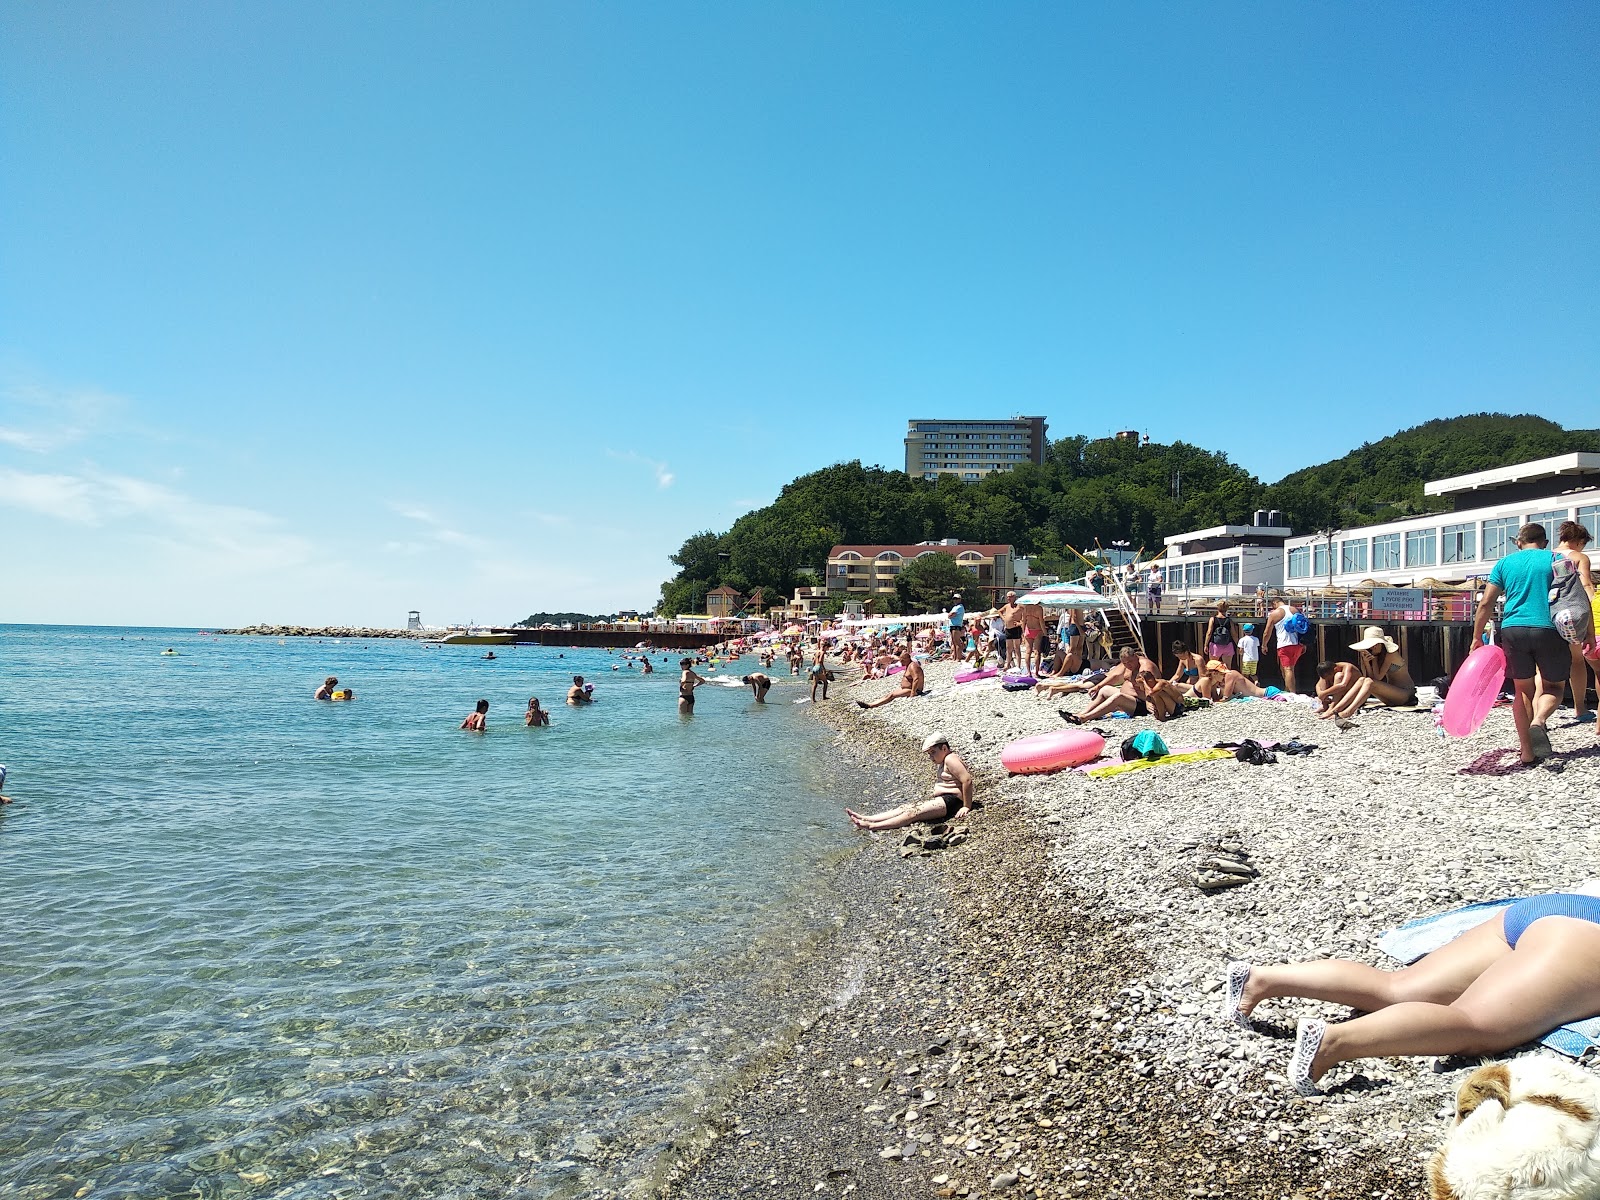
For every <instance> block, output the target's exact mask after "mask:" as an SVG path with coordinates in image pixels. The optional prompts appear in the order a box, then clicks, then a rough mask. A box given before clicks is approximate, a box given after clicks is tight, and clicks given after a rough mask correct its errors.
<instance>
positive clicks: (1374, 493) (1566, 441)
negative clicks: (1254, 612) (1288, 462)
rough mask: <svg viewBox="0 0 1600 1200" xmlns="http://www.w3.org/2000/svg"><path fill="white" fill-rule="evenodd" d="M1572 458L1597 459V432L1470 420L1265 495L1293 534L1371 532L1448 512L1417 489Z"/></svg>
mask: <svg viewBox="0 0 1600 1200" xmlns="http://www.w3.org/2000/svg"><path fill="white" fill-rule="evenodd" d="M1577 450H1588V451H1600V430H1596V429H1563V428H1562V427H1561V426H1560V425H1557V424H1556V423H1555V422H1554V421H1547V420H1545V418H1543V417H1533V416H1521V417H1508V416H1502V415H1500V414H1498V413H1474V414H1473V415H1471V416H1465V417H1449V418H1446V419H1444V420H1439V421H1429V422H1428V423H1427V424H1425V425H1417V426H1415V427H1413V428H1411V429H1403V430H1401V431H1400V432H1399V433H1396V434H1393V435H1391V436H1390V437H1386V438H1383V439H1382V440H1380V441H1376V442H1368V443H1367V444H1366V445H1364V446H1361V447H1360V448H1358V449H1356V450H1353V451H1351V452H1350V453H1349V454H1346V455H1345V456H1344V457H1343V458H1336V459H1334V460H1333V461H1332V462H1326V463H1323V464H1321V465H1320V466H1316V467H1306V468H1305V469H1304V470H1301V471H1296V472H1294V473H1293V474H1292V475H1286V476H1284V478H1282V479H1280V480H1279V481H1278V482H1277V483H1276V484H1274V485H1273V486H1272V487H1271V488H1269V489H1268V490H1267V493H1266V495H1267V499H1268V501H1269V502H1270V504H1271V506H1272V507H1273V508H1279V509H1282V510H1283V511H1284V513H1285V514H1286V516H1287V517H1288V519H1289V521H1290V523H1291V524H1292V525H1293V526H1294V527H1295V528H1296V529H1300V530H1311V529H1324V528H1328V527H1331V526H1337V527H1346V526H1352V525H1370V524H1373V523H1375V522H1378V521H1391V520H1394V519H1395V518H1396V517H1402V516H1407V515H1410V514H1412V513H1421V512H1437V511H1440V510H1442V509H1446V508H1449V507H1450V503H1451V502H1450V501H1449V500H1448V499H1445V498H1443V497H1424V496H1423V494H1422V485H1423V484H1424V483H1426V482H1427V481H1428V480H1430V479H1449V478H1451V477H1452V476H1455V475H1467V474H1470V473H1471V472H1473V471H1487V470H1490V469H1491V468H1494V467H1503V466H1506V465H1507V464H1509V463H1519V462H1529V461H1532V460H1533V459H1536V458H1549V457H1550V456H1552V455H1555V454H1570V453H1572V452H1573V451H1577Z"/></svg>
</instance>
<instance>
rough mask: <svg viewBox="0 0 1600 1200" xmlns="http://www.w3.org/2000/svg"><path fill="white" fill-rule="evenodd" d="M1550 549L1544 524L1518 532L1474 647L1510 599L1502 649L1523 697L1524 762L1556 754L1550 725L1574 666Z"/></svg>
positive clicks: (1492, 586) (1494, 582)
mask: <svg viewBox="0 0 1600 1200" xmlns="http://www.w3.org/2000/svg"><path fill="white" fill-rule="evenodd" d="M1547 545H1548V543H1547V541H1546V539H1545V533H1544V526H1543V525H1538V524H1533V523H1529V524H1527V525H1524V526H1523V527H1522V528H1521V529H1519V530H1517V552H1516V553H1515V554H1508V555H1506V556H1505V557H1504V558H1502V559H1501V560H1500V561H1499V562H1497V563H1495V565H1494V570H1493V571H1491V572H1490V573H1489V583H1488V586H1487V587H1485V588H1484V589H1483V599H1482V600H1480V601H1479V602H1478V618H1477V621H1476V623H1474V625H1473V626H1472V644H1473V646H1477V645H1478V644H1479V641H1480V639H1481V638H1482V637H1483V627H1484V625H1485V624H1486V623H1487V622H1488V620H1489V618H1490V616H1492V615H1493V613H1494V604H1495V601H1496V600H1498V599H1499V598H1500V597H1501V596H1502V595H1504V596H1505V598H1506V603H1505V611H1504V612H1503V613H1502V614H1501V617H1500V648H1501V649H1502V650H1504V651H1505V652H1506V662H1507V663H1508V664H1509V665H1510V667H1511V678H1512V679H1513V680H1514V681H1515V683H1516V688H1517V697H1516V702H1515V703H1514V704H1513V705H1512V707H1511V711H1512V715H1513V716H1514V717H1515V718H1516V722H1517V746H1518V749H1520V750H1521V752H1522V761H1523V762H1524V763H1534V762H1538V761H1539V760H1540V759H1542V758H1548V757H1549V756H1550V735H1549V733H1548V732H1546V730H1545V723H1546V722H1547V721H1548V720H1549V719H1550V714H1551V713H1553V712H1555V710H1556V706H1557V705H1558V704H1560V703H1561V695H1562V693H1563V692H1564V691H1566V687H1567V674H1568V672H1569V671H1570V669H1571V667H1572V656H1571V654H1570V652H1569V651H1568V650H1567V643H1566V642H1565V641H1564V640H1563V639H1562V637H1561V635H1560V634H1559V633H1558V632H1556V623H1555V622H1554V621H1552V620H1551V619H1550V584H1551V581H1552V578H1553V572H1552V570H1551V563H1552V562H1553V561H1554V560H1553V559H1552V557H1551V554H1550V551H1549V550H1548V549H1547V548H1546V547H1547ZM1535 675H1537V676H1538V681H1537V686H1536V685H1535V679H1534V677H1535Z"/></svg>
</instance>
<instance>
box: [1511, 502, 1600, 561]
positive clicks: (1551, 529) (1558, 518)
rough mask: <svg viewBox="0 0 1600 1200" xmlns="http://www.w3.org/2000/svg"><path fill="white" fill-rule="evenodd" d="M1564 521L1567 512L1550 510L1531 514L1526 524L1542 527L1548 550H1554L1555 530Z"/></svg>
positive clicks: (1559, 509)
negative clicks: (1548, 546)
mask: <svg viewBox="0 0 1600 1200" xmlns="http://www.w3.org/2000/svg"><path fill="white" fill-rule="evenodd" d="M1566 519H1567V510H1566V509H1564V508H1557V509H1553V510H1551V511H1550V512H1536V513H1533V514H1532V515H1531V516H1529V517H1528V524H1530V525H1543V526H1544V538H1545V541H1546V542H1548V543H1549V545H1550V549H1552V550H1554V549H1555V548H1556V530H1558V529H1560V528H1561V525H1562V523H1563V522H1564V521H1566ZM1589 532H1590V533H1591V534H1592V533H1593V532H1594V530H1592V529H1591V530H1590V531H1589ZM1512 549H1515V547H1512ZM1507 553H1510V551H1507Z"/></svg>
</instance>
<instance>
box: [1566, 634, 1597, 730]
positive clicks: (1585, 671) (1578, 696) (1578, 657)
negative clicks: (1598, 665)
mask: <svg viewBox="0 0 1600 1200" xmlns="http://www.w3.org/2000/svg"><path fill="white" fill-rule="evenodd" d="M1567 649H1568V650H1570V651H1571V652H1572V675H1571V679H1570V682H1571V685H1572V715H1573V716H1575V717H1577V718H1578V720H1580V721H1581V720H1583V718H1584V717H1586V716H1589V715H1590V714H1588V713H1586V712H1584V711H1583V706H1584V705H1585V704H1586V703H1588V699H1589V660H1588V659H1586V658H1584V656H1583V650H1582V648H1581V647H1580V646H1579V645H1578V644H1577V643H1576V642H1573V643H1572V644H1571V645H1570V646H1568V647H1567ZM1595 678H1596V679H1600V672H1597V673H1596V675H1595Z"/></svg>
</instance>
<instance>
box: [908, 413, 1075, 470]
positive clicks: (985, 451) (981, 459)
mask: <svg viewBox="0 0 1600 1200" xmlns="http://www.w3.org/2000/svg"><path fill="white" fill-rule="evenodd" d="M1045 429H1046V425H1045V419H1044V418H1043V417H1012V418H1011V419H1010V420H1006V421H983V420H934V419H930V418H922V417H919V418H917V419H915V420H912V421H910V422H908V423H907V426H906V474H907V475H910V476H911V477H912V478H913V479H917V478H921V479H937V478H939V476H940V475H956V476H959V477H960V478H961V479H962V480H963V481H964V482H966V483H975V482H977V481H978V480H979V479H982V478H983V477H984V476H985V475H991V474H993V473H994V472H996V471H1009V470H1010V469H1011V468H1012V467H1014V466H1016V465H1017V464H1019V463H1025V462H1031V463H1042V462H1044V448H1045Z"/></svg>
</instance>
